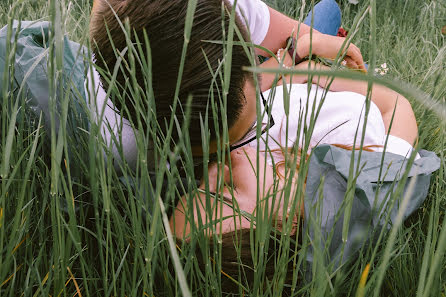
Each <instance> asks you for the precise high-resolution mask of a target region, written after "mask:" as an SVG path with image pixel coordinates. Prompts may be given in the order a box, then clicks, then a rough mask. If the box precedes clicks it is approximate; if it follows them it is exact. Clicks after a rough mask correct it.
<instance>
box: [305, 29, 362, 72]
mask: <svg viewBox="0 0 446 297" xmlns="http://www.w3.org/2000/svg"><path fill="white" fill-rule="evenodd" d="M312 38H313V39H312V54H314V55H317V56H320V57H323V58H328V59H335V58H336V56H337V55H338V53H339V52H340V51H341V49H342V53H345V57H344V60H345V62H346V66H347V67H349V68H352V69H358V70H361V71H364V72H365V71H366V68H365V65H364V59H363V58H362V54H361V51H360V50H359V48H358V47H357V46H356V45H354V44H352V43H351V44H350V45H349V46H348V48H347V49H345V48H343V47H342V45H343V43H344V41H345V38H344V37H338V36H331V35H327V34H313V36H312ZM309 51H310V34H305V35H303V36H302V37H300V38H299V39H298V40H297V53H298V55H299V56H300V57H306V56H308V55H309Z"/></svg>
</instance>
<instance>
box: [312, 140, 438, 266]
mask: <svg viewBox="0 0 446 297" xmlns="http://www.w3.org/2000/svg"><path fill="white" fill-rule="evenodd" d="M419 154H420V156H421V158H420V159H418V160H416V161H414V163H413V165H412V167H411V168H410V171H409V173H408V178H407V180H405V179H404V178H403V173H404V171H405V169H406V166H407V164H408V161H409V160H408V159H406V158H404V157H403V156H400V155H395V154H392V153H386V154H385V155H384V161H383V162H381V159H382V156H383V153H378V152H366V151H363V152H362V156H361V159H360V166H359V168H361V170H360V172H359V173H355V174H354V176H356V183H355V184H354V186H353V188H352V189H353V191H354V198H353V204H352V209H351V215H350V220H349V230H348V236H347V241H346V242H345V243H343V241H342V229H343V222H344V210H345V207H346V203H345V201H346V199H345V197H346V192H347V181H348V176H349V169H350V160H351V157H352V151H349V150H344V149H341V148H338V147H334V146H330V145H321V146H318V147H316V148H315V149H313V152H312V155H311V157H310V163H309V170H308V177H307V183H306V193H305V203H304V204H305V224H306V227H307V228H308V231H309V235H310V239H311V242H312V244H311V247H310V248H309V251H308V254H307V255H308V257H307V261H308V262H309V265H310V267H311V265H312V263H313V259H314V254H315V250H316V249H317V251H316V252H318V253H321V254H322V255H323V258H324V260H325V263H324V265H326V266H327V267H328V266H330V267H331V271H332V270H334V269H336V268H337V267H339V265H341V264H343V263H345V262H346V261H347V260H349V259H352V256H353V255H355V254H356V252H358V250H359V249H360V248H361V247H362V246H363V245H364V244H371V243H373V242H374V238H375V236H376V234H377V233H378V234H379V232H380V231H381V230H382V229H383V228H390V227H391V225H392V224H393V223H394V222H395V218H396V216H397V213H398V211H399V209H400V203H401V202H402V199H403V197H404V196H405V195H406V194H407V195H409V197H408V198H409V200H408V201H409V203H408V206H407V208H406V209H405V210H404V219H405V218H407V217H408V216H409V215H410V214H412V213H413V212H414V211H415V210H417V209H418V208H419V207H420V206H421V204H422V203H423V202H424V200H425V199H426V196H427V193H428V189H429V184H430V176H431V174H432V172H434V171H436V170H437V169H438V168H439V167H440V159H439V158H438V157H437V155H436V154H435V153H433V152H429V151H425V150H421V151H420V152H419ZM354 160H355V163H354V167H353V168H357V165H358V152H355V157H354ZM400 183H403V184H401V185H400ZM411 183H414V185H413V188H411V189H409V185H410V184H411ZM398 186H403V191H402V194H400V195H395V194H394V193H395V190H396V189H397V187H398ZM386 217H389V219H390V220H388V221H386V220H385V218H386ZM344 244H345V245H344ZM343 245H344V246H343ZM342 249H344V251H343V253H342ZM319 264H320V263H319ZM329 270H330V269H329Z"/></svg>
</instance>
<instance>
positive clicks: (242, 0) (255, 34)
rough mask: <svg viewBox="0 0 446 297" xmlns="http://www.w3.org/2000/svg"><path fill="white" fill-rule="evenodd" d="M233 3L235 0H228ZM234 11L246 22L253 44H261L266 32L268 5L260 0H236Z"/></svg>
mask: <svg viewBox="0 0 446 297" xmlns="http://www.w3.org/2000/svg"><path fill="white" fill-rule="evenodd" d="M228 2H229V3H230V4H231V5H234V2H235V0H228ZM236 11H237V14H238V16H239V17H240V18H241V19H242V21H243V22H244V23H245V24H246V27H247V28H248V30H249V33H250V34H251V40H252V42H253V43H254V44H261V43H262V42H263V40H264V39H265V36H266V33H268V28H269V22H270V15H269V9H268V6H267V5H266V4H265V3H263V2H262V1H260V0H237V2H236Z"/></svg>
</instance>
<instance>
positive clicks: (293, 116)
mask: <svg viewBox="0 0 446 297" xmlns="http://www.w3.org/2000/svg"><path fill="white" fill-rule="evenodd" d="M284 88H286V92H284ZM284 93H286V94H289V95H284ZM263 95H264V97H265V99H267V98H268V97H269V96H271V98H272V99H271V98H270V99H267V101H268V102H270V104H269V106H271V116H272V117H273V119H274V122H275V123H274V126H272V127H271V128H270V129H269V133H268V135H269V139H268V140H267V139H266V137H265V135H264V136H262V137H261V140H260V141H259V148H260V150H262V151H267V150H266V147H267V146H266V142H265V141H266V140H267V143H268V149H269V150H270V151H272V153H271V154H269V153H267V154H266V155H267V159H268V162H269V163H270V164H272V158H273V159H274V162H278V161H281V160H283V154H282V149H283V148H291V147H292V146H293V145H294V143H295V142H296V141H299V147H303V141H304V139H303V130H304V129H308V126H309V124H310V120H311V119H312V118H313V119H316V120H315V125H314V130H313V133H312V136H311V138H310V148H312V147H315V146H317V145H318V144H341V145H347V146H357V147H359V145H360V143H361V136H362V131H363V127H364V126H363V125H364V116H365V100H366V98H365V96H363V95H360V94H357V93H353V92H332V91H327V90H325V89H323V88H321V87H318V86H316V85H312V86H311V91H310V92H308V88H307V84H292V85H289V84H288V85H283V86H277V87H276V88H275V89H271V90H267V91H266V92H264V93H263ZM323 98H325V99H324V101H323V104H322V105H321V103H322V100H323ZM313 108H314V112H313V115H312V110H313ZM319 108H320V109H319ZM318 109H319V113H318V115H317V117H316V116H315V114H316V112H317V110H318ZM263 110H264V108H263V106H262V112H263ZM287 114H288V116H287ZM304 119H305V120H304ZM262 125H263V126H265V127H266V125H267V116H266V114H265V115H264V117H263V120H262ZM299 127H300V135H299V139H297V137H298V130H299ZM365 129H366V133H365V136H364V146H368V145H376V146H378V147H372V149H373V150H374V151H378V152H379V151H382V150H383V147H384V143H385V141H386V137H387V134H386V130H385V127H384V122H383V119H382V115H381V112H380V111H379V109H378V107H377V106H376V105H375V104H374V103H373V102H371V103H370V110H369V113H368V119H367V125H366V128H365ZM355 135H357V137H356V142H355ZM248 145H249V146H252V147H256V146H257V141H256V140H254V141H252V142H250V143H249V144H248ZM386 152H392V153H395V154H399V155H402V156H409V155H410V153H411V152H412V146H411V145H410V144H409V143H408V142H407V141H405V140H403V139H401V138H398V137H395V136H392V135H389V136H388V142H387V147H386Z"/></svg>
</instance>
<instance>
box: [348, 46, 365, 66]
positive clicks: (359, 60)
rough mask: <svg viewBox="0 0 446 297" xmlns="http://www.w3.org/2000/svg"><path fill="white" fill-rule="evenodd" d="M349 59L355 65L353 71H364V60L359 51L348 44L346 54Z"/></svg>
mask: <svg viewBox="0 0 446 297" xmlns="http://www.w3.org/2000/svg"><path fill="white" fill-rule="evenodd" d="M347 55H348V57H349V58H351V59H352V60H353V61H354V62H355V63H356V65H357V67H356V68H355V69H359V70H362V71H366V67H365V64H364V59H363V57H362V54H361V50H360V49H359V48H358V47H357V46H356V45H354V44H350V46H349V50H348V52H347Z"/></svg>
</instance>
